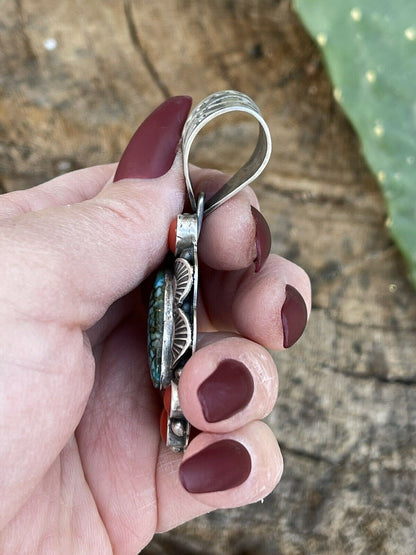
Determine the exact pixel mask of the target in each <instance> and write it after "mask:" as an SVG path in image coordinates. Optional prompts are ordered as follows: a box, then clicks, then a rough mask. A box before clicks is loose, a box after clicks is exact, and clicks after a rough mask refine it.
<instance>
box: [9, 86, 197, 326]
mask: <svg viewBox="0 0 416 555" xmlns="http://www.w3.org/2000/svg"><path fill="white" fill-rule="evenodd" d="M190 105H191V99H190V98H189V97H184V96H182V97H174V98H170V99H168V100H167V101H165V102H164V103H163V104H161V105H160V106H159V107H158V108H157V109H156V110H155V111H154V112H153V113H152V114H151V115H150V116H149V117H148V118H147V119H146V120H145V121H144V122H143V123H142V125H141V126H140V127H139V129H138V130H137V131H136V133H135V134H134V136H133V138H132V139H131V141H130V143H129V145H128V146H127V148H126V151H125V152H124V154H123V156H122V158H121V160H120V163H119V165H118V168H117V171H116V174H115V177H114V183H112V184H110V185H108V186H106V187H104V189H103V190H102V191H101V192H100V194H98V195H97V196H96V197H94V198H92V199H90V200H86V201H84V202H81V203H78V204H72V205H68V206H60V207H55V208H49V209H46V210H39V211H37V212H32V213H29V214H25V215H24V216H21V217H19V218H14V219H11V220H8V221H6V222H5V224H4V226H5V229H4V232H2V239H1V241H0V245H1V246H0V249H1V253H2V258H3V259H4V258H5V267H6V269H7V270H6V273H8V274H9V275H8V276H7V277H8V279H7V281H6V283H8V284H12V288H13V287H15V288H16V295H15V298H19V297H20V298H21V296H22V289H23V291H24V293H23V295H24V297H25V298H24V299H23V302H24V303H25V307H26V309H30V311H31V314H32V315H36V314H37V313H38V314H39V316H41V317H42V318H45V317H46V318H51V319H53V320H57V319H59V320H60V321H61V322H62V323H66V324H70V325H74V324H75V325H80V326H81V327H83V328H84V329H86V328H88V327H90V326H91V325H92V324H94V323H95V322H96V321H97V320H98V319H99V318H100V317H101V316H102V315H103V314H104V312H105V311H106V310H107V309H108V307H109V306H110V305H111V304H112V303H113V302H114V301H115V300H116V299H118V298H120V297H121V296H123V295H125V294H126V293H127V292H129V291H131V290H132V289H134V287H136V286H137V285H138V284H139V283H140V282H141V281H142V280H143V279H144V278H145V277H146V276H147V275H148V274H149V273H150V272H151V271H153V270H154V269H155V268H156V267H157V266H158V265H159V264H160V263H161V261H162V260H163V258H164V256H165V254H166V252H167V237H168V229H169V225H170V223H171V221H172V220H173V219H174V218H175V217H176V215H177V214H178V213H180V212H181V211H182V208H183V202H184V184H183V171H182V166H181V162H180V157H179V154H178V153H177V149H178V144H179V141H180V136H181V132H182V127H183V125H184V122H185V120H186V117H187V115H188V112H189V109H190ZM2 227H3V226H2ZM8 232H9V233H8ZM16 242H17V243H18V245H16ZM22 250H23V254H24V256H22ZM17 252H18V253H19V256H18V260H16V258H17V257H16V253H17ZM20 261H24V263H23V262H20ZM40 287H41V293H42V294H41V295H39V291H40ZM9 293H11V294H12V296H13V292H10V291H9ZM45 297H46V298H45ZM48 301H49V302H48ZM28 305H29V306H28ZM45 312H46V313H45Z"/></svg>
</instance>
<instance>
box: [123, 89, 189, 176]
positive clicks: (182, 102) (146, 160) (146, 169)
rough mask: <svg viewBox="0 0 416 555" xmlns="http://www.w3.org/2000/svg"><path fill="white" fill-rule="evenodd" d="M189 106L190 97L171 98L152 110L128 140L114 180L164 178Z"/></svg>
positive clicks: (171, 162) (174, 152) (172, 158)
mask: <svg viewBox="0 0 416 555" xmlns="http://www.w3.org/2000/svg"><path fill="white" fill-rule="evenodd" d="M191 104H192V98H191V97H190V96H174V97H172V98H168V100H166V101H165V102H163V103H162V104H161V105H160V106H159V107H158V108H156V110H154V111H153V112H152V113H151V114H150V116H148V117H147V118H146V119H145V120H144V122H143V123H142V124H141V125H140V127H139V128H138V129H137V131H136V133H135V134H134V135H133V137H132V138H131V139H130V142H129V144H128V145H127V148H126V150H125V151H124V153H123V155H122V157H121V160H120V162H119V164H118V167H117V170H116V174H115V176H114V181H120V179H126V178H142V179H151V178H153V177H160V176H161V175H164V174H165V173H166V172H167V171H168V170H169V169H170V168H171V166H172V164H173V161H174V159H175V156H176V151H177V148H178V144H179V140H180V138H181V134H182V128H183V126H184V124H185V121H186V118H187V116H188V113H189V110H190V108H191Z"/></svg>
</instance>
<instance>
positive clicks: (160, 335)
mask: <svg viewBox="0 0 416 555" xmlns="http://www.w3.org/2000/svg"><path fill="white" fill-rule="evenodd" d="M232 111H239V112H245V113H247V114H248V115H250V116H253V117H254V118H255V119H256V120H257V121H258V124H259V135H258V139H257V144H256V146H255V149H254V151H253V154H252V155H251V157H250V159H249V160H248V161H247V162H246V163H245V164H244V166H243V167H242V168H240V169H239V170H238V171H237V172H236V173H235V174H234V175H233V176H232V177H231V178H230V179H229V180H228V181H227V183H226V184H225V185H223V187H222V188H221V189H220V190H219V191H218V192H217V193H216V194H215V195H214V196H213V197H211V198H210V199H209V200H208V201H207V202H205V195H204V193H203V192H202V193H200V194H199V196H198V197H197V198H195V194H194V191H193V187H192V182H191V179H190V174H189V155H190V150H191V146H192V144H193V142H194V139H195V137H196V136H197V135H198V133H199V131H200V130H201V129H202V128H203V127H204V126H205V125H206V124H207V123H208V122H209V121H211V120H212V119H214V118H215V117H218V116H220V115H222V114H225V113H228V112H232ZM182 153H183V168H184V176H185V182H186V187H187V192H188V196H189V200H190V204H191V208H192V213H191V214H180V215H178V217H177V221H176V244H175V252H174V253H172V254H170V255H169V256H168V257H167V258H166V260H165V263H164V265H163V267H162V268H161V269H160V270H159V271H158V273H157V275H156V279H155V282H154V285H153V289H152V292H151V295H150V301H149V312H148V337H147V344H148V358H149V368H150V375H151V379H152V382H153V385H154V386H155V387H156V388H158V389H160V390H162V391H163V392H166V391H169V403H168V407H167V408H166V410H167V413H168V414H167V419H166V422H164V423H163V427H164V429H163V430H162V435H163V436H165V437H166V445H167V446H169V447H170V448H171V449H172V450H173V451H177V452H181V451H184V450H185V449H186V447H187V445H188V442H189V435H190V424H189V422H188V421H187V420H186V418H185V416H184V415H183V412H182V409H181V406H180V402H179V393H178V386H179V381H180V377H181V373H182V369H183V368H184V366H185V364H186V363H187V361H188V360H189V359H190V357H191V356H192V353H193V352H194V351H195V349H196V341H197V300H198V256H197V245H198V237H199V233H200V231H201V227H202V221H203V218H204V217H206V216H207V215H209V214H210V213H211V212H212V211H213V210H215V209H216V208H218V206H220V205H221V204H223V203H224V202H226V201H227V200H228V199H230V198H231V197H232V196H234V195H235V194H236V193H238V192H239V191H240V190H241V189H243V187H245V186H246V185H247V184H248V183H251V182H252V181H253V180H254V179H256V178H257V177H258V176H259V175H260V173H261V172H262V171H263V169H264V167H265V166H266V164H267V162H268V160H269V158H270V154H271V137H270V131H269V129H268V127H267V124H266V122H265V121H264V119H263V117H262V116H261V113H260V110H259V108H258V107H257V105H256V104H255V103H254V102H253V100H251V98H249V97H248V96H247V95H245V94H243V93H241V92H238V91H221V92H218V93H214V94H212V95H210V96H208V97H207V98H206V99H205V100H203V101H202V102H201V103H200V104H198V106H197V107H196V108H195V109H194V110H193V111H192V112H191V114H190V116H189V118H188V119H187V121H186V123H185V126H184V129H183V133H182Z"/></svg>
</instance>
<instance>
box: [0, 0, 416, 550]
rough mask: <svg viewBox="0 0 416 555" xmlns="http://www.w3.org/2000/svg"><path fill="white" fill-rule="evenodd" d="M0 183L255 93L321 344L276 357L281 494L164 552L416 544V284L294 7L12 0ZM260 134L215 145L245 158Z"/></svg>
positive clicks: (277, 232)
mask: <svg viewBox="0 0 416 555" xmlns="http://www.w3.org/2000/svg"><path fill="white" fill-rule="evenodd" d="M0 8H1V13H2V23H1V26H0V68H1V70H0V188H1V190H3V191H10V190H13V189H17V188H24V187H30V186H32V185H35V184H36V183H39V182H42V181H44V180H46V179H48V178H51V177H53V176H54V175H56V174H58V173H64V172H67V171H69V170H71V169H74V168H78V167H83V166H89V165H93V164H98V163H107V162H110V161H115V160H117V159H118V158H119V156H120V153H121V152H122V149H123V147H124V145H125V144H126V142H127V140H128V139H129V137H130V135H131V133H132V132H133V131H134V129H135V128H136V126H137V124H138V123H139V122H140V121H141V120H142V119H143V118H144V117H145V116H146V115H147V114H148V113H149V111H150V110H151V109H152V108H154V107H155V106H156V105H157V104H158V103H159V102H160V101H161V100H163V98H165V97H167V96H169V95H172V94H181V93H185V94H191V95H192V96H193V97H194V99H195V100H196V101H198V100H201V99H202V98H203V97H205V96H206V95H207V94H209V93H210V92H213V91H216V90H221V89H225V88H236V89H239V90H242V91H244V92H246V93H247V94H249V95H250V96H252V97H253V98H254V99H255V100H256V102H257V103H258V104H259V106H260V107H261V108H262V111H263V113H264V116H265V118H266V120H267V121H268V123H269V125H270V128H271V131H272V136H273V143H274V152H273V155H272V161H271V163H270V165H269V167H268V169H267V171H266V173H265V174H264V176H263V177H262V178H261V179H260V180H259V181H258V182H257V183H256V185H255V188H256V191H257V192H258V194H259V197H260V201H261V205H262V210H263V212H264V214H265V216H266V218H267V220H268V221H269V223H270V225H271V228H272V232H273V239H274V242H273V250H274V251H275V252H277V253H279V254H281V255H283V256H287V257H289V258H291V259H292V260H294V261H295V262H297V263H298V264H300V265H301V266H303V267H304V268H305V269H306V270H307V271H308V272H309V274H310V275H311V278H312V282H313V290H314V302H313V311H312V316H311V320H310V324H309V328H308V330H307V332H306V334H305V336H304V337H303V339H302V340H301V341H300V342H299V343H298V344H297V345H296V346H295V347H294V348H293V349H290V350H289V351H288V352H284V353H276V354H275V358H276V361H277V364H278V368H279V374H280V382H281V389H280V399H279V402H278V404H277V405H276V408H275V410H274V411H273V413H272V414H271V415H270V417H269V422H270V424H271V426H272V428H273V429H274V431H275V433H276V435H277V437H278V439H279V441H280V444H281V446H282V450H283V454H284V457H285V463H286V471H285V473H284V476H283V479H282V482H281V484H280V485H279V487H278V488H277V489H276V491H275V492H274V493H273V494H272V495H270V496H269V497H268V498H267V499H265V501H264V503H263V504H256V505H252V506H248V507H245V508H241V509H234V510H231V511H217V512H215V513H212V514H211V515H207V516H204V517H201V518H199V519H197V520H195V521H193V522H191V523H189V524H187V525H184V526H182V527H181V528H179V529H177V530H174V531H172V532H170V533H168V534H164V535H162V536H160V537H157V538H155V540H154V541H153V542H152V544H151V545H150V546H149V547H148V548H147V550H146V552H147V553H154V554H156V553H161V552H164V553H175V554H176V553H179V552H180V553H183V554H185V553H204V554H224V553H227V554H228V553H230V554H231V553H232V554H237V553H238V554H243V553H253V554H256V555H261V554H263V553H264V554H266V553H267V554H269V553H270V554H272V553H273V554H275V553H281V554H288V555H293V554H297V553H299V554H301V553H400V554H401V555H402V554H407V553H409V554H410V553H414V552H415V551H416V540H415V539H414V538H415V532H416V525H415V521H414V512H415V508H416V501H415V499H416V498H415V493H416V491H415V482H416V463H415V460H416V448H415V447H416V441H415V437H416V436H415V418H414V416H415V413H416V387H415V386H416V365H415V364H414V360H415V358H416V346H415V328H416V324H415V322H416V302H415V300H416V297H415V293H414V291H413V290H412V288H411V287H410V285H409V283H408V281H407V279H406V271H405V268H404V267H403V264H402V261H401V258H400V256H399V255H398V253H397V250H396V248H395V246H394V245H393V244H392V241H391V239H390V237H389V234H388V230H387V229H386V226H385V209H384V206H383V202H382V198H381V194H380V192H379V190H378V188H377V186H376V183H375V180H374V179H373V177H372V176H371V175H370V173H369V171H368V169H367V167H366V164H365V162H364V161H363V158H362V156H361V154H360V150H359V144H358V141H357V139H356V137H355V135H354V133H353V131H352V129H351V128H350V126H349V124H348V122H347V121H346V120H345V117H344V116H343V114H342V113H341V111H340V109H339V107H338V106H337V104H336V102H335V101H334V99H333V96H332V91H331V86H330V84H329V81H328V79H327V77H326V75H325V71H324V68H323V67H322V62H321V59H320V57H319V53H318V52H317V50H316V48H315V47H314V45H313V43H312V42H311V40H310V39H309V37H308V36H307V34H306V33H305V31H304V30H303V28H302V26H301V25H300V23H299V21H298V20H297V18H296V16H295V14H294V13H293V12H292V10H291V6H290V2H289V1H288V0H281V1H278V0H257V1H256V2H255V1H254V0H213V1H210V2H196V1H192V0H165V1H164V2H149V1H145V0H138V1H132V0H125V1H124V2H121V1H120V0H106V1H98V0H89V1H88V2H81V1H77V2H74V1H69V0H66V1H65V0H64V1H61V2H52V1H51V0H15V1H14V2H11V1H7V0H0ZM251 133H252V131H251V129H250V128H249V127H246V126H245V124H244V123H242V124H241V125H238V126H233V125H230V124H229V123H227V122H225V123H222V124H220V125H219V126H218V125H217V126H215V127H213V128H212V129H211V131H210V132H209V133H208V134H207V135H206V137H205V139H204V142H203V143H201V146H200V148H199V149H198V150H197V152H196V157H197V159H196V161H197V162H198V163H199V164H201V165H207V166H212V167H219V168H221V169H224V170H228V171H232V170H233V169H236V165H237V164H238V161H241V160H242V158H244V155H245V152H246V151H245V150H244V149H245V148H246V144H247V143H250V138H251Z"/></svg>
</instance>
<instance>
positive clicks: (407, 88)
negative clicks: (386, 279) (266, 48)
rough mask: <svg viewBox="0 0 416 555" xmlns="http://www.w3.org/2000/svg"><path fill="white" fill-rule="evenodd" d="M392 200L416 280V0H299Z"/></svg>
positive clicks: (396, 229) (393, 222)
mask: <svg viewBox="0 0 416 555" xmlns="http://www.w3.org/2000/svg"><path fill="white" fill-rule="evenodd" d="M294 5H295V8H296V10H297V11H298V13H299V15H300V17H301V19H302V20H303V22H304V24H305V26H306V27H307V29H308V30H309V32H310V33H311V34H312V36H313V37H314V38H315V40H316V42H317V43H318V45H319V46H320V48H321V49H322V52H323V54H324V57H325V61H326V64H327V67H328V71H329V74H330V77H331V79H332V82H333V84H334V96H335V98H336V99H337V100H338V102H339V103H340V104H341V106H342V107H343V108H344V110H345V112H346V114H347V115H348V117H349V118H350V120H351V122H352V124H353V125H354V127H355V129H356V131H357V132H358V135H359V137H360V139H361V142H362V146H363V152H364V155H365V157H366V159H367V162H368V164H369V165H370V167H371V168H372V170H373V172H374V174H375V176H376V177H377V179H378V181H379V183H380V186H381V187H382V190H383V192H384V196H385V199H386V201H387V207H388V213H389V218H388V220H387V223H388V226H389V227H390V229H391V233H392V236H393V238H394V239H395V241H396V243H397V244H398V246H399V248H400V250H401V251H402V253H403V254H404V256H405V258H406V259H407V261H408V263H409V267H410V278H411V280H412V282H413V284H414V285H416V1H415V0H395V1H394V2H392V0H365V1H363V0H361V2H360V1H359V0H356V1H355V2H354V1H352V0H294Z"/></svg>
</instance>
